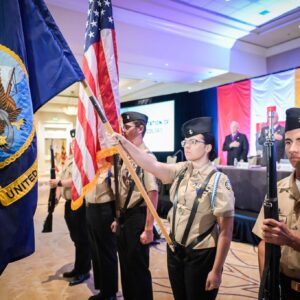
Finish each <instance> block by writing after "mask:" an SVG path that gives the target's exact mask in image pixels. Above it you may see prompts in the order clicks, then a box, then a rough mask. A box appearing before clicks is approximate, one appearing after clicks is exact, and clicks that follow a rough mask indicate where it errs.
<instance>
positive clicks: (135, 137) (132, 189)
mask: <svg viewBox="0 0 300 300" xmlns="http://www.w3.org/2000/svg"><path fill="white" fill-rule="evenodd" d="M122 119H123V124H124V134H125V137H126V138H127V139H128V140H129V141H131V142H132V143H134V144H135V145H136V146H137V147H139V149H141V151H142V152H143V153H145V155H146V156H151V157H152V158H153V159H154V160H155V157H154V156H153V155H151V154H149V149H148V148H147V147H146V146H145V144H144V143H143V136H144V134H145V132H146V124H147V121H148V117H147V116H146V115H144V114H141V113H138V112H126V113H123V114H122ZM132 165H133V167H134V168H135V169H136V172H137V174H138V176H139V177H140V179H141V182H142V183H143V184H144V186H145V189H146V192H147V194H148V196H149V198H150V200H151V201H152V203H153V205H154V206H155V207H156V206H157V200H158V185H157V181H156V178H155V177H154V176H153V175H152V174H150V173H147V172H144V171H143V170H142V169H140V168H139V167H138V168H137V166H136V165H135V164H134V163H133V162H132ZM119 192H120V197H119V198H120V203H118V204H117V207H118V210H117V217H118V227H117V246H118V253H119V260H120V270H121V282H122V291H123V296H124V299H125V300H141V299H143V300H152V299H153V292H152V279H151V273H150V270H149V243H150V242H152V241H153V217H152V215H151V213H150V212H149V211H148V210H147V206H146V204H145V202H144V199H143V198H142V197H141V193H140V192H139V191H138V189H137V187H136V186H135V184H134V181H133V180H132V179H131V176H130V174H129V172H128V170H127V167H126V165H125V164H122V166H121V169H120V171H119ZM113 227H114V226H113Z"/></svg>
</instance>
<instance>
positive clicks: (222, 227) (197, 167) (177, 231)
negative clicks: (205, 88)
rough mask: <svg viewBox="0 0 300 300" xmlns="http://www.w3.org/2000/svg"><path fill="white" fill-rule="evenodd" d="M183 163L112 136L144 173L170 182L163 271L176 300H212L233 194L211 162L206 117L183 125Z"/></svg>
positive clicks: (218, 281) (226, 241)
mask: <svg viewBox="0 0 300 300" xmlns="http://www.w3.org/2000/svg"><path fill="white" fill-rule="evenodd" d="M182 131H183V135H184V137H185V139H184V140H183V141H182V146H183V147H184V152H185V156H186V159H187V160H188V161H187V162H181V163H177V164H165V163H160V162H158V161H156V160H154V159H153V158H152V157H149V156H147V155H145V153H144V152H142V151H140V149H138V148H137V147H135V146H134V145H133V144H130V143H129V142H128V141H127V140H125V139H124V138H123V137H122V136H120V135H118V134H114V136H113V137H114V139H117V140H119V141H120V143H121V144H122V145H123V147H124V148H125V149H126V150H127V151H128V152H129V154H130V155H131V156H132V157H133V159H134V160H135V161H136V162H137V163H138V164H139V165H140V166H141V167H142V168H144V169H145V170H147V171H149V172H151V173H152V174H153V175H154V176H156V177H158V178H159V179H161V180H162V181H163V182H164V183H172V187H171V190H170V199H171V200H172V201H173V209H172V210H171V211H170V212H169V220H170V223H171V234H170V236H171V238H172V240H173V242H174V244H175V246H176V247H175V249H176V251H175V253H173V252H172V251H171V250H170V249H169V248H168V249H167V250H168V251H167V254H168V271H169V277H170V282H171V287H172V290H173V293H174V297H175V299H176V300H197V299H199V300H200V299H215V298H216V295H217V293H218V288H219V286H220V284H221V276H222V269H223V265H224V262H225V259H226V256H227V253H228V250H229V247H230V242H231V237H232V228H233V215H234V195H233V191H232V189H231V186H230V182H229V180H228V178H227V176H226V175H224V174H223V173H220V172H217V170H216V169H215V168H214V166H213V165H212V164H211V162H210V161H213V160H214V159H215V158H216V152H215V140H214V137H213V135H212V134H211V118H208V117H203V118H196V119H192V120H190V121H188V122H186V123H185V124H183V126H182Z"/></svg>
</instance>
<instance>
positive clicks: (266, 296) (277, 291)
mask: <svg viewBox="0 0 300 300" xmlns="http://www.w3.org/2000/svg"><path fill="white" fill-rule="evenodd" d="M274 113H275V110H274V109H273V107H268V121H269V129H268V134H267V136H266V142H265V144H264V147H266V153H267V196H266V199H265V201H264V217H265V219H275V220H276V221H278V219H279V218H278V199H277V171H276V148H275V139H274V126H273V118H274ZM280 256H281V252H280V246H277V245H273V244H269V243H265V262H264V271H263V274H262V277H261V282H260V287H259V295H258V299H259V300H280V299H281V288H280V281H279V265H280Z"/></svg>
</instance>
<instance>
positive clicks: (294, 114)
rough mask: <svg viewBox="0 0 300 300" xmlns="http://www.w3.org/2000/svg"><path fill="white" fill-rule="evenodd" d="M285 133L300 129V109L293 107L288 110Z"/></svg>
mask: <svg viewBox="0 0 300 300" xmlns="http://www.w3.org/2000/svg"><path fill="white" fill-rule="evenodd" d="M285 113H286V121H285V131H289V130H293V129H298V128H300V108H297V107H292V108H289V109H287V110H286V112H285Z"/></svg>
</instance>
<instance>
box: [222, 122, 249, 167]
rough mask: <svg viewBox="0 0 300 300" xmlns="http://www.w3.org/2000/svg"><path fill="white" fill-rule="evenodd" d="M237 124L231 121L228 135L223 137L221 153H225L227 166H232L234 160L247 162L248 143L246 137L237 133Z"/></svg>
mask: <svg viewBox="0 0 300 300" xmlns="http://www.w3.org/2000/svg"><path fill="white" fill-rule="evenodd" d="M238 130H239V123H238V122H236V121H232V122H231V124H230V133H231V134H229V135H227V136H226V137H225V141H224V144H223V151H227V165H231V166H232V165H233V164H234V159H235V158H236V159H237V161H240V160H243V161H247V160H248V158H247V156H248V151H249V143H248V139H247V136H246V135H245V134H243V133H240V132H239V131H238Z"/></svg>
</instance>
